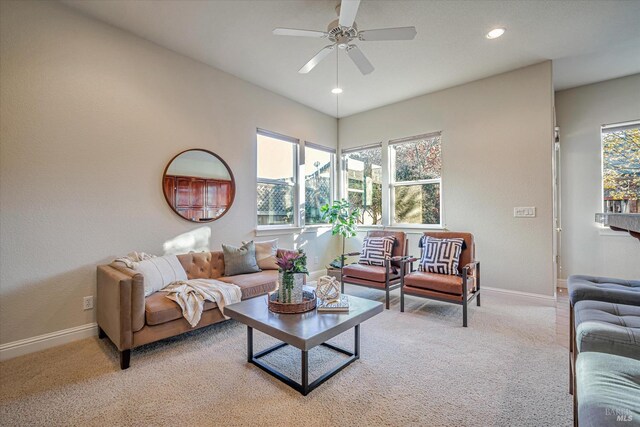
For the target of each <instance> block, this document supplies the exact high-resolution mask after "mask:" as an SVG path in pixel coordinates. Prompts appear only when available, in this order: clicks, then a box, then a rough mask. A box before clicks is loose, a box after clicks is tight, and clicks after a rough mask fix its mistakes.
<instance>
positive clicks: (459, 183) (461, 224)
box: [339, 62, 554, 296]
mask: <svg viewBox="0 0 640 427" xmlns="http://www.w3.org/2000/svg"><path fill="white" fill-rule="evenodd" d="M425 78H428V75H426V76H425ZM552 95H553V90H552V77H551V63H550V62H545V63H541V64H537V65H533V66H530V67H527V68H523V69H520V70H516V71H512V72H509V73H505V74H501V75H497V76H494V77H490V78H487V79H483V80H479V81H476V82H472V83H469V84H465V85H462V86H458V87H454V88H451V89H447V90H443V91H441V92H437V93H432V94H428V95H424V96H419V97H416V98H413V99H410V100H407V101H403V102H399V103H397V104H392V105H388V106H385V107H381V108H378V109H375V110H371V111H367V112H364V113H360V114H356V115H353V116H350V117H347V118H344V119H341V120H340V121H339V135H340V148H350V147H356V146H359V145H365V144H370V143H374V142H378V141H383V142H385V143H386V141H389V140H392V139H397V138H403V137H408V136H412V135H418V134H423V133H427V132H433V131H442V160H443V161H442V165H443V166H442V188H443V190H442V191H443V210H444V222H445V225H446V227H447V228H448V229H450V230H461V231H470V232H472V233H473V234H474V235H475V237H476V241H477V243H476V246H477V254H478V259H479V260H480V261H481V263H482V274H483V283H484V285H485V286H487V287H495V288H502V289H507V290H513V291H519V292H528V293H535V294H542V295H547V296H552V295H553V294H554V289H553V275H552V273H553V265H552V187H551V155H552V129H553V122H552V117H553V114H552V111H553V110H552V105H553V101H552ZM385 146H386V144H385ZM516 206H535V207H536V209H537V216H536V217H535V218H514V217H513V208H514V207H516ZM418 237H419V232H416V233H414V234H412V235H411V236H410V239H411V242H410V243H411V251H412V252H413V253H414V254H417V253H418V248H417V241H418ZM356 244H357V241H355V240H354V241H352V242H351V245H356Z"/></svg>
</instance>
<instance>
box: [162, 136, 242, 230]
mask: <svg viewBox="0 0 640 427" xmlns="http://www.w3.org/2000/svg"><path fill="white" fill-rule="evenodd" d="M189 153H193V154H192V155H191V156H190V157H191V158H188V157H186V156H189ZM181 156H182V163H183V164H180V163H178V164H175V163H174V162H176V160H178V159H179V158H180V157H181ZM208 156H210V158H209V157H208ZM198 157H200V159H197V158H198ZM188 160H193V161H196V162H199V164H198V163H196V164H192V165H190V167H189V165H185V164H184V163H185V161H188ZM207 160H210V161H211V162H213V163H212V164H211V166H210V167H208V166H207V165H204V163H205V162H206V161H207ZM172 165H173V168H172ZM198 166H200V170H198V169H199V168H198ZM203 166H205V167H204V168H203ZM223 168H224V169H223ZM170 169H173V170H172V171H170ZM181 171H183V172H181ZM223 171H224V172H226V176H225V173H223ZM185 172H186V173H185ZM162 192H163V194H164V198H165V200H166V201H167V203H168V204H169V206H170V207H171V209H172V210H173V211H174V212H175V213H176V214H178V215H179V216H180V217H181V218H184V219H186V220H187V221H191V222H199V223H200V222H211V221H215V220H216V219H219V218H221V217H222V216H224V215H225V214H226V213H227V212H229V209H230V208H231V205H232V204H233V200H234V199H235V195H236V181H235V179H234V177H233V173H232V172H231V168H229V165H227V163H226V162H225V161H224V160H222V158H221V157H220V156H218V155H217V154H215V153H213V152H211V151H209V150H205V149H203V148H192V149H189V150H184V151H182V152H180V153H178V154H176V155H175V156H173V158H172V159H171V160H170V161H169V163H167V166H166V167H165V168H164V173H163V175H162Z"/></svg>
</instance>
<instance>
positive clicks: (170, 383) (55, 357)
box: [0, 287, 571, 426]
mask: <svg viewBox="0 0 640 427" xmlns="http://www.w3.org/2000/svg"><path fill="white" fill-rule="evenodd" d="M348 291H349V293H351V294H354V295H359V296H364V297H369V298H375V299H378V300H382V293H381V292H377V291H373V290H368V289H365V288H360V287H349V288H348ZM393 296H394V299H393V301H392V307H391V308H392V309H391V310H387V311H385V312H384V313H383V314H380V315H378V316H375V317H374V318H372V319H370V320H368V321H367V322H365V323H364V324H363V325H362V328H361V331H362V343H361V352H362V353H361V359H360V360H358V361H356V362H355V363H353V364H352V365H350V366H349V367H347V368H346V369H345V370H343V371H342V372H340V373H339V374H338V375H336V376H335V377H333V378H332V379H331V380H329V381H328V382H327V383H325V384H323V385H322V386H320V387H319V388H318V389H316V390H315V391H313V392H312V393H311V394H310V395H309V396H306V397H303V396H301V395H300V394H298V393H297V392H295V391H293V390H292V389H290V388H289V387H287V386H286V385H284V384H282V383H280V382H279V381H277V380H276V379H274V378H272V377H270V376H268V375H267V374H265V373H264V372H262V371H261V370H260V369H258V368H257V367H255V366H253V365H249V364H247V363H246V360H245V357H246V347H245V346H246V335H245V334H246V330H245V327H244V326H242V325H241V324H239V323H236V322H233V321H229V322H225V323H223V324H219V325H214V326H211V327H208V328H205V329H204V330H199V331H194V332H191V333H188V334H185V335H183V336H181V337H178V338H174V339H170V340H166V341H163V342H161V343H156V344H152V345H148V346H145V347H143V348H141V349H138V350H136V351H134V352H133V353H132V359H131V368H129V369H128V370H126V371H120V369H119V367H118V358H117V353H116V351H115V349H114V347H113V346H112V345H111V344H110V343H109V341H108V340H103V341H101V340H99V339H98V338H97V337H96V338H90V339H86V340H82V341H78V342H76V343H72V344H69V345H65V346H61V347H58V348H54V349H50V350H46V351H43V352H40V353H35V354H31V355H27V356H23V357H20V358H16V359H12V360H8V361H6V362H3V363H2V364H1V365H0V368H1V371H0V380H1V381H0V384H1V390H0V424H2V425H6V426H14V425H47V426H50V425H82V426H91V425H211V426H213V425H215V426H235V425H274V426H307V425H310V426H315V425H318V426H329V425H344V426H356V425H358V426H360V425H367V426H372V425H389V426H406V425H413V426H512V425H521V426H522V425H529V426H562V425H570V424H571V399H570V396H569V394H568V393H567V384H568V378H567V352H566V350H565V349H564V348H562V347H561V346H559V345H558V344H556V343H555V312H554V308H553V307H543V306H534V305H530V304H528V303H527V301H524V300H516V299H513V298H510V299H506V298H504V297H496V296H493V295H489V294H487V295H484V296H483V306H482V307H480V308H477V307H475V306H473V307H471V308H470V317H469V322H470V323H469V325H470V326H469V328H462V327H461V308H460V307H457V306H453V305H447V304H442V303H438V302H433V301H427V300H421V299H417V298H410V299H409V300H408V301H409V302H408V304H407V307H406V309H407V310H406V312H405V313H400V312H399V296H398V291H395V292H394V293H393ZM352 339H353V333H352V332H347V333H345V334H343V335H341V336H339V337H337V338H336V339H335V340H333V341H332V342H335V343H338V344H340V345H343V346H345V347H347V346H348V347H349V348H350V346H351V345H352ZM255 340H256V343H255V348H256V350H259V349H261V348H264V347H266V346H267V345H270V344H272V343H274V341H273V340H272V339H271V338H269V337H267V336H265V335H263V334H260V333H257V334H256V337H255ZM339 357H340V356H336V354H335V353H333V352H331V351H329V350H326V349H324V348H319V349H314V350H313V351H312V352H311V353H310V365H311V366H312V367H316V368H318V369H315V370H314V371H312V373H311V374H310V376H311V378H312V379H313V378H315V377H316V376H318V375H319V374H320V373H321V372H320V371H321V370H322V369H325V368H327V367H329V366H331V365H332V364H333V363H335V362H336V361H337V358H339ZM268 360H269V361H270V362H271V363H273V364H275V365H277V366H278V367H279V368H280V369H281V370H283V371H285V372H286V373H289V374H290V375H298V376H299V369H300V368H299V354H298V353H297V352H294V351H289V350H287V349H283V350H281V351H280V352H278V353H277V354H273V355H270V356H269V359H268Z"/></svg>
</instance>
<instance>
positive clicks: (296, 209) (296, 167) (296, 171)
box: [254, 128, 304, 230]
mask: <svg viewBox="0 0 640 427" xmlns="http://www.w3.org/2000/svg"><path fill="white" fill-rule="evenodd" d="M259 135H261V136H265V137H267V138H273V139H278V140H280V141H283V142H288V143H290V144H293V146H294V149H293V180H294V182H293V183H292V184H290V185H289V186H291V187H293V223H291V224H264V225H260V224H258V197H257V188H258V184H260V183H264V184H273V181H274V180H271V179H266V178H260V177H259V176H258V163H259V162H260V159H259V158H258V154H257V153H258V136H259ZM255 147H256V163H255V169H254V170H255V171H256V186H255V188H256V205H255V207H256V208H255V213H256V215H255V221H256V230H289V229H295V228H299V227H300V224H301V220H300V170H301V168H300V140H299V139H297V138H294V137H291V136H288V135H284V134H281V133H277V132H272V131H270V130H266V129H261V128H257V129H256V145H255ZM302 221H303V222H304V218H303V219H302Z"/></svg>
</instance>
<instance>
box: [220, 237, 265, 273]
mask: <svg viewBox="0 0 640 427" xmlns="http://www.w3.org/2000/svg"><path fill="white" fill-rule="evenodd" d="M222 253H223V255H224V275H225V276H235V275H236V274H248V273H257V272H259V271H261V270H260V267H258V261H257V260H256V246H255V244H254V243H253V241H251V242H247V243H245V244H244V245H242V246H240V247H239V248H237V247H235V246H229V245H222Z"/></svg>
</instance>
